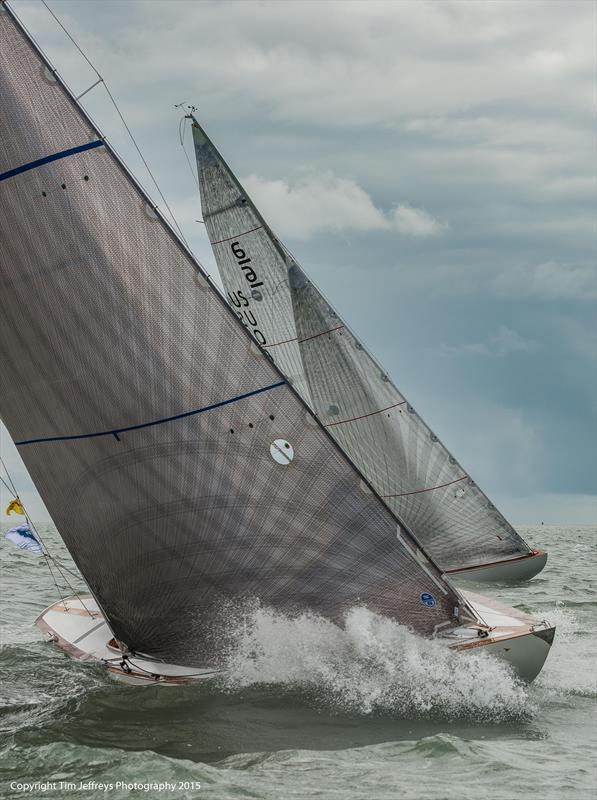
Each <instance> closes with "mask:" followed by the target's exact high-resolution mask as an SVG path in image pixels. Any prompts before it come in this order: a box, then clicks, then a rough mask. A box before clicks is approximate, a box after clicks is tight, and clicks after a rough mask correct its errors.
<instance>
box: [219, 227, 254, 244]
mask: <svg viewBox="0 0 597 800" xmlns="http://www.w3.org/2000/svg"><path fill="white" fill-rule="evenodd" d="M262 228H263V225H258V226H257V227H256V228H251V230H250V231H243V233H237V234H236V236H228V238H227V239H219V240H218V241H217V242H210V244H222V242H231V241H232V240H233V239H240V237H241V236H246V235H247V233H253V232H254V231H260V230H261V229H262Z"/></svg>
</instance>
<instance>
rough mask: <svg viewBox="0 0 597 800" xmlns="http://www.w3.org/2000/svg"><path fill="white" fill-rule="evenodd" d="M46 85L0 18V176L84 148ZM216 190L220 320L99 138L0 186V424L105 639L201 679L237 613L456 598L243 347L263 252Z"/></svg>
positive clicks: (441, 620)
mask: <svg viewBox="0 0 597 800" xmlns="http://www.w3.org/2000/svg"><path fill="white" fill-rule="evenodd" d="M47 74H48V64H47V62H46V61H44V59H43V57H42V56H41V55H40V53H39V51H38V50H37V48H36V47H35V45H34V44H33V43H32V42H31V41H30V40H29V39H28V37H27V36H26V35H25V34H24V32H23V30H22V29H21V28H20V26H19V24H18V23H17V22H16V20H15V18H14V16H13V14H12V12H11V11H10V10H8V9H7V13H2V14H0V108H1V109H2V114H1V115H0V136H1V137H2V141H3V144H5V147H3V149H2V151H0V173H5V172H9V171H10V170H12V169H14V165H15V164H17V165H18V164H27V163H31V162H33V161H35V160H37V159H40V158H43V157H45V156H44V154H47V153H59V152H63V151H66V150H68V149H70V148H71V147H77V146H79V144H80V143H81V142H85V141H89V142H92V141H96V140H97V139H98V136H99V134H98V131H97V129H96V128H95V126H94V125H93V124H92V123H91V122H90V121H89V120H88V119H87V117H86V116H85V115H84V114H83V113H82V112H81V111H80V109H79V107H78V105H77V104H76V103H75V102H74V100H73V98H72V96H71V95H69V94H68V92H67V90H66V89H65V88H64V86H63V85H62V83H61V81H60V80H59V79H56V78H55V77H54V78H53V80H48V78H47ZM51 74H52V75H53V76H55V73H54V72H53V71H51ZM40 120H43V124H40ZM205 177H209V176H205ZM212 177H214V178H215V177H216V176H215V175H212ZM221 194H223V195H224V197H223V200H224V201H225V202H223V203H219V205H218V206H217V207H218V208H220V209H221V208H224V207H225V206H226V205H229V206H231V207H232V210H231V211H229V212H223V213H218V214H217V215H215V216H214V217H213V218H212V220H213V223H212V224H213V229H214V233H215V235H212V236H211V237H210V238H212V239H213V240H216V239H218V238H222V239H224V238H226V232H234V231H246V232H247V234H246V235H244V236H243V237H242V238H241V239H240V241H239V237H238V236H237V237H234V236H233V237H232V239H231V241H230V242H228V243H227V244H222V245H219V246H220V247H222V248H228V250H227V252H229V253H230V257H231V258H233V259H234V263H235V265H236V269H237V270H238V276H239V277H240V279H241V280H242V281H244V283H241V284H239V285H238V291H237V295H236V298H235V299H236V301H237V303H238V306H236V305H235V304H234V303H232V305H233V311H234V313H233V311H231V309H230V307H229V305H228V304H226V303H225V301H224V299H223V298H222V297H221V296H220V295H219V293H218V292H217V291H216V290H215V288H214V287H213V286H212V284H211V283H210V282H209V280H208V279H207V276H206V275H205V273H204V271H203V270H202V269H201V268H200V267H199V266H198V265H197V264H196V263H195V262H194V261H193V260H192V257H191V256H190V254H189V252H188V250H187V249H186V248H185V246H184V245H183V244H182V243H181V242H180V241H179V240H178V239H177V238H176V236H175V235H174V233H173V232H172V230H171V228H170V227H169V225H168V224H167V223H166V221H165V220H164V219H163V218H162V217H161V216H160V215H159V214H158V213H156V211H155V208H154V206H153V205H152V204H151V202H150V201H149V199H148V198H147V196H146V195H145V194H144V192H143V191H142V190H141V189H140V187H139V186H138V184H136V182H135V181H134V180H132V179H131V177H130V175H129V174H128V172H127V171H126V170H125V169H124V168H123V166H122V165H121V164H120V162H119V161H118V159H117V158H116V157H115V155H114V154H113V153H112V151H111V149H110V148H109V146H108V145H107V144H106V146H105V147H96V148H88V149H86V150H84V151H81V152H78V153H73V154H71V155H70V156H69V157H65V158H62V159H55V160H53V161H49V162H47V163H44V164H40V165H39V166H38V167H36V168H35V169H31V170H28V171H24V172H22V173H20V174H16V175H14V176H12V177H11V178H10V179H9V180H5V181H2V182H1V183H0V207H1V209H2V214H0V240H1V241H2V242H3V247H2V248H1V249H0V286H1V287H2V292H3V304H4V309H3V310H4V313H3V315H2V317H1V318H0V374H1V375H2V376H3V381H2V383H1V384H0V415H1V416H2V418H3V421H4V423H5V424H6V426H7V428H8V430H9V432H10V434H11V436H12V438H13V440H15V441H17V442H20V443H21V445H22V446H21V447H20V448H19V449H20V451H21V455H22V457H23V459H24V462H25V465H26V467H27V469H28V470H29V473H30V475H31V477H32V478H33V480H34V482H35V485H36V487H37V488H38V490H39V492H40V495H41V496H42V498H43V500H44V502H45V504H46V507H47V508H48V510H49V512H50V514H51V516H52V518H53V520H54V522H55V524H56V527H57V528H58V530H59V532H60V534H61V536H62V538H63V539H64V541H65V544H66V546H67V547H68V549H69V551H70V552H71V554H72V556H73V558H74V560H75V563H76V564H77V566H78V567H79V569H80V570H81V573H82V574H83V576H84V577H85V579H86V581H87V582H88V584H89V587H90V589H91V591H92V593H93V594H94V596H95V597H96V598H97V601H98V604H99V605H100V607H101V608H102V611H103V612H104V613H105V616H106V618H107V620H108V621H109V624H110V626H111V628H112V630H113V632H114V634H115V636H116V638H117V639H118V641H119V642H121V643H123V646H125V647H126V648H127V649H128V650H130V651H132V652H135V651H136V652H142V653H147V654H150V655H151V656H152V657H155V658H159V659H164V660H167V661H170V662H173V663H179V664H189V665H197V666H200V665H204V664H207V665H209V664H213V663H214V658H216V657H217V654H218V649H219V646H220V645H221V644H222V642H223V641H225V637H226V626H227V622H229V619H228V617H227V611H228V610H230V608H236V607H238V605H239V604H240V605H242V604H243V603H245V602H247V601H251V600H254V599H258V600H259V601H261V602H262V603H264V604H266V605H271V606H272V607H274V608H276V609H279V610H282V611H285V612H288V613H295V612H297V611H303V610H305V609H310V610H312V611H314V612H316V613H321V614H324V615H325V616H327V617H328V618H330V619H332V620H334V621H340V620H341V619H342V615H343V614H344V613H345V612H346V611H347V610H348V609H349V608H351V607H352V606H354V605H355V604H364V605H367V606H368V607H369V608H371V609H372V610H374V611H377V612H379V613H383V614H387V615H389V616H391V617H393V618H394V619H397V620H399V621H401V622H403V623H404V624H407V625H410V626H412V627H413V628H414V629H415V630H417V631H419V632H421V633H429V634H430V633H432V632H433V631H434V630H435V629H436V628H437V626H438V625H443V624H445V623H447V624H453V623H454V622H455V616H454V614H455V608H457V607H458V606H459V604H460V597H459V595H458V594H457V593H456V592H455V591H454V590H453V589H452V588H451V587H450V586H449V584H448V583H446V582H445V581H444V580H443V579H442V578H441V575H440V573H439V571H436V568H435V566H434V565H430V566H428V567H427V568H426V569H423V567H422V565H421V564H420V563H419V562H418V560H417V558H416V556H415V552H414V550H410V549H409V548H410V545H408V546H407V547H406V549H405V548H404V546H403V544H401V542H400V541H398V538H397V521H396V518H395V516H394V515H393V514H392V513H391V512H390V511H389V510H388V509H387V508H386V507H385V506H384V505H383V503H381V501H380V500H379V498H378V497H377V496H376V495H375V493H374V492H372V491H371V490H370V489H368V488H367V486H366V485H364V483H363V480H362V476H361V475H360V473H359V472H358V470H356V469H355V468H354V466H353V465H352V464H351V463H350V461H349V460H348V459H347V458H346V456H345V455H344V454H343V453H342V451H341V450H340V449H339V447H338V446H337V445H336V443H335V442H334V441H333V440H332V439H331V438H330V437H329V435H328V434H327V433H326V431H325V430H323V428H322V426H321V424H320V422H319V421H318V420H317V419H315V417H314V416H313V414H312V412H311V410H310V408H309V407H308V405H307V404H306V402H305V401H303V400H302V399H301V398H300V397H299V395H298V394H297V391H296V384H297V383H300V381H301V375H302V374H303V372H302V365H301V364H302V361H301V359H302V356H301V353H300V349H299V348H300V345H299V344H298V343H296V344H295V345H294V350H293V357H294V358H295V359H296V363H295V366H296V373H297V376H298V377H297V378H296V380H295V385H294V387H293V386H291V385H289V380H291V379H292V378H290V379H289V377H288V376H287V375H285V374H284V375H283V374H281V372H280V370H279V368H278V367H277V366H276V365H275V364H274V363H273V361H272V358H271V357H270V356H268V355H267V354H266V351H265V350H264V348H263V343H261V342H259V339H258V337H256V336H255V332H254V329H255V327H256V325H255V324H253V322H252V319H255V322H257V320H256V317H254V316H252V312H251V314H247V313H246V312H247V311H248V310H249V311H250V309H249V307H248V305H246V304H245V302H244V300H243V298H246V297H247V295H248V293H249V292H250V293H251V301H252V302H254V303H257V302H259V300H258V299H257V297H259V296H261V297H262V298H263V297H265V293H266V292H267V291H269V289H270V288H271V290H272V291H273V292H274V293H275V292H276V289H277V287H276V286H275V285H274V286H271V282H270V281H269V276H265V275H263V276H262V274H261V272H260V265H259V264H258V263H256V261H252V260H249V261H247V260H246V259H247V257H248V256H247V253H246V252H244V251H243V247H246V244H245V243H246V242H251V248H253V245H254V244H255V242H257V244H258V246H259V247H260V248H261V252H263V253H270V254H271V253H276V254H278V255H279V254H280V248H279V246H277V245H276V244H275V243H273V242H271V241H270V240H269V238H261V239H260V238H257V239H254V238H252V237H260V236H263V232H262V231H260V230H255V231H251V232H249V230H248V229H249V228H250V227H254V228H257V227H258V225H260V224H261V223H260V221H259V219H258V217H257V216H255V215H254V221H253V223H252V224H248V225H246V224H244V225H241V226H238V225H236V224H234V227H230V225H231V224H232V223H236V222H241V223H244V222H246V221H247V220H246V219H243V217H244V216H246V215H244V214H243V215H239V214H238V209H239V208H241V207H243V208H244V207H245V204H244V203H243V196H242V194H240V193H239V192H238V189H237V187H236V184H235V183H234V182H233V181H229V182H228V183H227V184H226V187H225V191H224V192H223V193H221ZM220 199H222V197H221V198H220ZM229 201H233V202H229ZM235 203H236V205H235ZM214 208H216V206H214ZM226 214H228V216H226ZM230 214H231V216H230ZM239 216H240V218H239ZM224 217H226V219H224ZM249 222H250V221H249ZM218 231H219V232H220V233H219V234H218ZM222 231H224V232H222ZM232 247H234V249H232ZM252 252H253V249H252ZM241 262H242V263H241ZM258 273H259V274H258ZM261 277H264V278H265V279H264V280H260V278H261ZM280 297H281V298H283V302H282V306H283V313H288V320H287V325H286V327H285V331H286V333H288V334H291V335H294V336H296V335H297V329H296V325H295V323H294V316H293V314H292V301H291V297H290V295H289V294H288V293H286V294H284V293H283V292H282V290H281V289H280ZM257 327H258V326H257ZM247 329H248V330H247ZM272 333H273V329H271V330H270V329H267V330H266V335H267V337H269V340H270V341H272V342H273V341H274V339H273V338H272ZM262 335H263V332H262ZM263 338H265V335H264V336H263ZM287 338H291V336H290V335H289V336H288V337H287ZM256 341H257V342H259V345H258V344H256ZM8 376H10V377H8ZM305 386H306V383H305ZM207 410H209V413H203V412H204V411H207ZM115 420H118V423H117V424H118V426H119V427H117V428H115V427H114V421H115ZM165 423H168V424H165ZM170 423H173V424H170ZM77 431H80V432H83V433H82V434H81V436H82V437H83V438H81V436H79V434H77V433H76V432H77ZM69 432H73V435H75V436H76V437H77V438H73V436H71V435H70V434H69ZM84 432H91V434H92V435H88V434H86V433H84ZM120 434H123V435H120ZM50 441H51V444H50ZM286 445H288V449H286ZM280 448H282V450H283V452H284V453H289V455H288V457H286V456H285V457H284V458H283V459H281V458H280V453H279V450H280ZM436 573H437V574H436ZM439 585H441V586H442V587H443V589H442V591H439V589H438V586H439ZM444 592H445V593H444ZM429 594H430V595H431V596H433V597H435V600H434V602H433V605H429V602H428V601H426V602H423V600H422V598H423V597H425V598H427V596H428V595H429Z"/></svg>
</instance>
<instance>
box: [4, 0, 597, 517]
mask: <svg viewBox="0 0 597 800" xmlns="http://www.w3.org/2000/svg"><path fill="white" fill-rule="evenodd" d="M48 2H49V4H50V5H51V7H52V9H53V10H54V11H55V13H56V14H58V15H59V16H60V18H61V20H62V21H63V22H64V24H65V25H66V26H67V27H68V29H69V30H70V32H71V33H72V34H73V35H74V36H75V38H76V39H77V41H78V43H79V44H80V45H81V47H82V48H83V49H84V50H85V52H86V54H87V55H88V56H89V58H90V59H91V61H92V62H93V63H94V64H95V65H96V67H97V69H98V70H99V72H100V73H101V75H102V76H103V77H104V79H105V80H106V82H107V83H108V85H109V87H110V89H111V91H112V93H113V94H114V96H115V97H116V99H117V100H118V102H119V105H120V108H121V110H122V112H123V113H124V115H125V117H126V119H127V121H128V123H129V125H130V126H131V128H132V129H133V131H134V132H135V135H136V137H137V139H138V141H139V144H140V145H141V148H142V150H143V152H144V154H145V156H146V158H147V159H148V161H149V163H150V165H151V168H152V170H153V172H154V174H155V175H156V177H157V180H158V183H159V184H160V187H161V189H162V191H163V192H164V194H165V196H166V198H167V200H168V202H169V204H170V205H171V207H172V208H173V210H174V213H175V215H176V217H177V220H178V222H179V224H180V225H181V227H182V229H183V231H184V234H185V236H186V238H187V239H188V241H189V242H190V244H191V246H192V248H193V250H194V251H195V253H196V254H197V256H198V257H199V259H200V260H201V261H202V262H203V263H204V264H205V265H206V266H207V267H208V268H209V270H210V271H215V266H214V262H213V258H212V255H211V250H210V247H209V244H208V242H207V238H206V235H205V231H204V229H203V226H202V225H201V224H200V223H197V222H196V220H197V219H199V218H200V206H199V198H198V194H197V189H196V186H195V184H194V179H193V175H192V173H191V171H190V170H189V166H188V164H187V162H186V160H185V155H184V152H183V150H182V148H181V147H180V143H179V140H178V123H179V119H180V113H179V112H178V111H177V110H175V108H174V105H175V104H176V103H179V102H181V101H188V102H192V103H193V104H195V105H196V106H197V107H198V109H199V111H198V115H199V117H200V119H201V121H202V123H203V124H204V125H205V127H206V129H207V131H208V132H209V133H210V134H211V136H212V138H214V140H215V142H216V144H217V145H218V146H219V148H220V150H221V151H222V153H223V154H224V157H225V158H227V160H228V162H229V163H230V165H231V166H232V168H233V169H234V170H235V171H236V173H237V174H238V175H239V176H240V177H241V180H242V181H243V182H244V183H245V185H246V187H247V189H248V190H249V193H250V194H251V195H252V197H253V199H254V200H255V202H256V203H257V205H258V206H259V207H260V208H261V210H262V212H263V213H264V215H265V216H266V218H267V219H268V220H269V221H270V223H271V225H272V227H273V228H274V230H275V231H276V232H277V233H278V235H279V236H280V237H281V238H282V239H284V241H285V242H286V244H287V245H288V246H289V247H290V249H291V250H292V251H293V252H294V254H295V255H296V256H297V257H298V259H299V260H300V261H301V262H302V264H303V266H304V267H305V269H306V271H307V272H308V273H309V274H310V276H311V277H312V278H313V279H314V280H315V282H316V283H318V284H319V286H320V287H321V288H322V289H323V290H324V292H325V293H326V294H327V295H328V296H329V297H330V298H331V299H332V301H333V302H334V304H335V305H336V307H337V308H338V310H339V311H340V313H341V314H342V315H343V316H344V317H345V318H346V319H347V321H348V322H349V324H350V325H351V326H352V327H353V328H354V329H355V331H356V332H357V333H358V335H359V336H360V337H361V338H362V340H363V341H365V342H366V343H368V344H369V346H370V347H371V349H372V350H373V352H374V353H375V354H376V355H377V356H378V358H379V359H380V360H381V361H382V363H384V364H385V366H386V368H387V369H388V370H389V372H390V373H391V374H392V376H393V378H394V380H395V381H396V383H397V384H398V386H399V387H400V388H401V389H402V390H403V392H404V393H405V394H406V396H407V397H408V398H409V400H410V401H411V402H412V403H413V405H415V406H416V408H417V410H418V411H419V412H420V413H421V414H422V415H423V417H424V418H425V419H426V420H427V421H428V422H429V424H430V425H431V427H432V428H433V429H434V430H435V431H436V433H437V434H438V435H439V436H440V437H441V438H442V439H443V440H444V442H445V443H446V444H447V445H448V446H449V447H450V448H451V449H452V450H453V451H454V453H455V454H456V456H457V457H458V459H459V460H460V461H461V463H462V464H463V465H464V466H465V467H466V468H467V469H468V470H469V472H470V473H471V475H472V476H473V477H474V479H475V480H476V481H477V482H478V483H479V484H480V485H481V486H482V487H483V488H484V489H485V490H486V491H487V492H488V494H489V495H490V496H491V498H492V499H493V500H494V502H495V503H496V504H497V505H498V506H499V507H500V508H501V510H502V511H503V512H504V513H505V514H506V516H507V517H509V518H510V519H511V520H512V521H514V522H521V523H525V522H528V523H533V522H536V521H538V520H545V521H546V522H552V523H566V522H570V523H588V522H591V521H594V520H595V516H596V506H595V498H594V491H595V483H596V476H595V450H596V448H595V440H594V436H595V417H594V414H595V367H596V365H595V360H596V336H597V331H596V323H595V307H596V305H595V304H596V297H597V286H596V277H595V271H594V270H595V266H594V264H595V256H596V252H595V248H596V238H595V235H596V234H595V189H596V186H595V183H596V178H595V175H596V163H595V145H594V123H595V39H594V37H595V13H596V12H595V9H596V5H595V3H594V2H592V0H587V1H586V2H585V1H584V0H580V1H579V0H576V1H575V0H566V2H558V1H557V0H547V2H542V1H541V0H532V1H531V2H525V0H519V1H516V2H515V1H514V0H501V1H500V2H495V3H494V2H487V1H486V0H485V1H484V2H452V0H441V2H439V1H436V2H427V1H426V0H415V1H414V2H411V1H410V0H401V1H396V2H391V1H389V2H375V0H367V1H366V2H359V1H357V0H353V2H335V1H334V0H328V1H327V2H309V0H302V1H301V2H292V1H290V0H284V2H253V1H252V0H243V1H242V2H225V0H224V1H222V0H218V1H217V2H204V1H203V0H192V1H191V0H180V1H179V0H168V2H157V1H155V2H154V1H152V0H128V1H126V2H125V1H124V0H119V2H115V1H114V0H112V2H110V0H108V1H106V0H97V2H96V0H85V2H80V1H79V0H77V1H76V2H72V1H71V0H48ZM12 6H13V8H14V9H15V10H16V11H17V13H19V14H20V15H21V18H22V19H23V21H24V22H25V24H26V25H27V26H28V27H29V28H30V30H31V31H32V32H33V33H34V35H35V36H36V38H37V39H38V41H39V43H40V44H41V46H42V47H43V49H44V50H45V51H46V53H47V54H48V55H49V57H50V58H51V60H52V61H53V62H54V64H55V65H56V66H57V67H58V70H59V72H60V73H61V74H62V75H63V77H64V78H65V79H66V81H67V82H68V83H69V84H70V86H71V87H72V88H73V90H74V91H75V92H76V93H77V94H79V93H80V92H82V91H84V90H85V89H86V88H87V87H88V86H89V85H91V84H92V83H93V82H94V80H95V79H96V78H95V76H94V74H93V72H92V71H91V69H90V68H89V67H88V66H87V65H86V63H85V61H84V60H83V59H82V58H81V56H80V55H79V54H78V53H77V51H76V50H75V49H74V48H73V46H72V44H71V43H70V42H69V41H68V40H67V39H66V38H65V36H64V34H63V33H62V32H61V31H60V29H59V28H58V27H57V26H56V24H55V23H54V22H53V21H52V19H51V17H50V16H49V14H48V12H47V10H46V9H45V8H44V7H43V6H42V5H41V4H40V3H39V2H37V1H35V2H34V1H33V0H12ZM83 103H84V105H85V106H86V108H87V109H88V110H89V111H90V113H91V114H92V115H93V117H94V118H95V120H96V122H97V123H98V124H99V127H100V128H101V129H102V130H103V132H104V133H105V134H106V135H107V136H108V138H109V139H110V140H111V142H112V143H113V145H114V146H115V147H116V149H117V150H118V152H119V153H120V154H121V155H122V156H123V157H124V159H125V160H126V162H127V164H128V165H129V167H130V168H132V170H133V171H134V172H135V174H136V175H137V176H138V177H139V179H140V180H141V181H142V182H143V183H144V185H146V186H147V188H148V189H149V191H150V193H151V194H152V195H153V196H155V194H156V193H155V190H154V189H153V188H152V187H151V184H150V182H149V179H148V177H147V174H146V173H145V172H144V169H143V165H142V164H141V162H140V160H139V158H138V157H137V156H136V154H135V152H134V150H133V148H132V147H131V144H130V142H129V141H127V139H126V133H125V132H124V131H123V128H122V124H121V123H120V122H119V120H118V119H117V117H116V114H115V112H114V110H113V109H112V108H111V107H110V105H109V103H108V102H107V99H106V95H105V93H104V91H103V88H102V87H101V86H100V87H97V88H96V89H94V90H93V91H92V92H90V93H89V94H87V95H86V96H85V98H84V99H83ZM187 150H188V152H189V153H190V152H191V150H190V143H189V142H188V140H187ZM158 205H160V206H163V204H162V203H161V202H160V203H158ZM1 443H2V454H3V457H4V458H5V459H6V460H7V461H8V462H9V464H10V466H11V469H12V470H13V472H14V476H15V477H16V479H17V482H18V485H19V489H20V490H21V491H22V494H23V496H24V497H25V498H26V499H27V501H28V502H29V504H30V505H31V506H32V507H33V508H34V510H35V512H36V513H37V514H38V515H39V516H40V517H42V516H43V514H44V512H43V508H42V506H41V503H40V502H39V501H38V500H35V495H34V490H33V489H32V487H31V484H30V482H29V481H28V478H27V476H26V473H25V471H24V468H23V467H22V466H21V465H19V463H18V456H17V455H16V453H15V452H14V448H13V446H12V443H11V441H10V438H9V437H8V434H7V433H6V431H5V430H4V431H3V432H2V439H1Z"/></svg>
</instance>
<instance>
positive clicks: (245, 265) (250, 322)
mask: <svg viewBox="0 0 597 800" xmlns="http://www.w3.org/2000/svg"><path fill="white" fill-rule="evenodd" d="M230 249H231V250H232V253H233V255H234V257H235V259H236V263H237V264H238V265H239V267H240V268H241V270H242V271H243V275H244V276H245V278H246V280H247V281H248V283H249V286H250V287H251V291H253V290H254V289H257V287H258V286H263V281H260V280H259V278H258V276H257V273H256V272H255V270H254V269H253V267H252V266H251V258H250V256H248V255H247V253H246V252H245V251H244V250H243V249H242V247H241V246H240V245H239V243H238V242H232V244H231V245H230ZM228 297H229V299H230V302H231V304H232V305H233V306H234V307H235V309H237V310H236V316H237V317H238V318H239V319H240V321H241V322H242V324H243V325H244V326H245V327H246V328H248V329H249V330H250V331H251V333H252V334H253V336H254V337H255V339H256V340H257V341H258V342H259V344H262V345H263V344H265V343H266V338H265V336H264V335H263V333H262V332H261V331H260V330H259V328H258V327H257V326H258V322H257V320H256V319H255V315H254V314H253V312H252V311H251V310H250V308H249V299H248V297H247V296H246V295H245V294H243V292H242V291H241V290H240V289H239V290H238V291H236V292H232V293H230V292H228Z"/></svg>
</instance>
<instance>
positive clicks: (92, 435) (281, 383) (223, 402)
mask: <svg viewBox="0 0 597 800" xmlns="http://www.w3.org/2000/svg"><path fill="white" fill-rule="evenodd" d="M285 383H286V381H279V382H278V383H272V384H271V385H270V386H262V387H261V388H260V389H254V390H253V391H252V392H246V393H245V394H239V395H237V396H236V397H230V398H228V400H220V402H219V403H212V404H211V405H209V406H203V407H202V408H196V409H194V410H193V411H185V412H184V413H183V414H175V415H174V416H172V417H163V418H162V419H155V420H152V421H151V422H141V423H139V424H138V425H129V426H127V427H126V428H112V429H110V430H107V431H97V432H95V433H78V434H75V435H72V436H44V437H41V438H39V439H24V440H22V441H20V442H15V444H16V445H17V446H19V445H25V444H39V443H41V442H63V441H68V440H71V439H94V438H97V437H99V436H114V438H115V439H117V440H118V441H119V438H118V437H119V434H121V433H127V432H128V431H137V430H139V429H141V428H152V427H153V426H155V425H163V424H164V423H166V422H175V421H176V420H179V419H186V417H192V416H194V415H195V414H202V413H203V412H204V411H211V410H212V409H214V408H221V407H222V406H227V405H229V404H230V403H236V402H238V401H239V400H245V399H246V398H247V397H253V396H254V395H256V394H262V393H263V392H269V391H270V390H271V389H277V388H278V387H279V386H284V385H285Z"/></svg>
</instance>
